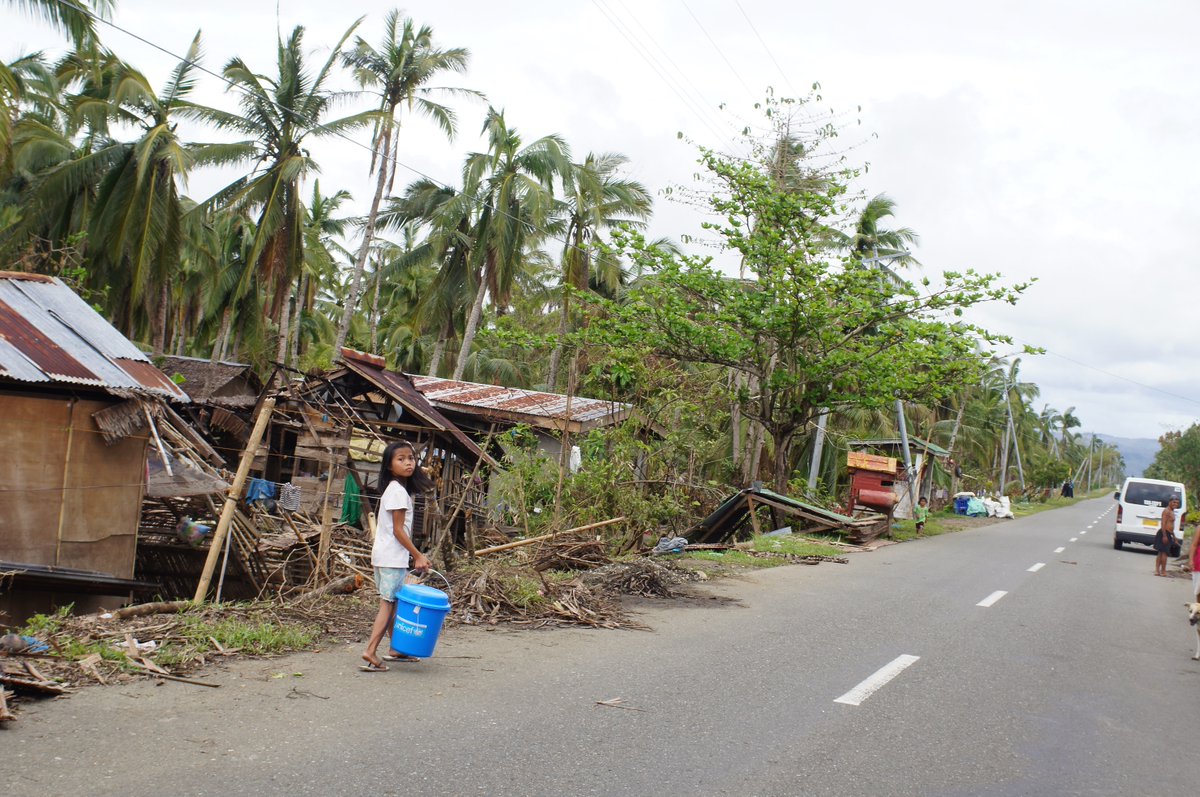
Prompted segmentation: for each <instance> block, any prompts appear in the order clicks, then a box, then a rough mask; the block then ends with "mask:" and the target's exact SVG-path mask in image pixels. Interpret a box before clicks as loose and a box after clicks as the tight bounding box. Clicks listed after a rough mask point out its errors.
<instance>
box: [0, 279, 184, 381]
mask: <svg viewBox="0 0 1200 797" xmlns="http://www.w3.org/2000/svg"><path fill="white" fill-rule="evenodd" d="M0 375H3V376H7V377H8V378H10V379H13V380H16V381H22V382H34V383H45V382H62V383H68V384H79V385H89V386H94V387H99V388H102V389H108V390H115V391H120V390H125V391H134V392H135V393H136V392H140V393H150V394H154V395H159V396H164V397H168V398H171V399H175V400H177V401H187V400H188V398H187V394H186V393H184V392H183V390H181V389H180V388H179V386H178V385H176V384H175V383H173V382H171V381H170V380H169V379H167V377H166V375H165V374H163V373H162V372H161V371H159V370H158V369H157V368H155V367H154V365H153V364H152V363H151V362H150V360H149V359H148V358H147V357H146V355H145V354H143V353H142V352H141V351H140V350H139V349H138V348H137V346H135V345H134V344H133V343H131V342H130V341H129V340H128V339H127V338H125V336H124V335H122V334H121V333H120V332H118V331H117V330H116V329H115V328H114V327H113V326H112V325H111V324H109V323H108V322H107V321H105V320H104V319H103V318H102V317H101V316H100V314H99V313H97V312H96V311H95V310H94V309H92V307H91V306H89V305H88V304H87V302H85V301H83V299H81V298H80V297H79V296H78V295H76V294H75V292H74V291H72V290H71V289H70V288H69V287H67V286H66V285H65V284H64V283H63V282H61V281H60V280H58V279H56V278H51V277H45V276H41V275H32V274H14V273H11V272H0Z"/></svg>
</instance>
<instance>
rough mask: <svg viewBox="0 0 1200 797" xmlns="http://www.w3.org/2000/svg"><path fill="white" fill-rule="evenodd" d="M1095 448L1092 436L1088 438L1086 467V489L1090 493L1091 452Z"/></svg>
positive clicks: (1094, 440) (1094, 439)
mask: <svg viewBox="0 0 1200 797" xmlns="http://www.w3.org/2000/svg"><path fill="white" fill-rule="evenodd" d="M1095 448H1096V436H1095V435H1092V436H1091V437H1089V438H1088V466H1087V482H1086V484H1087V489H1088V492H1091V489H1092V450H1093V449H1095Z"/></svg>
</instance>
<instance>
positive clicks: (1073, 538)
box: [1067, 537, 1079, 542]
mask: <svg viewBox="0 0 1200 797" xmlns="http://www.w3.org/2000/svg"><path fill="white" fill-rule="evenodd" d="M1067 542H1079V538H1078V537H1072V538H1071V539H1069V540H1067Z"/></svg>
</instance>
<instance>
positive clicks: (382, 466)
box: [379, 440, 433, 496]
mask: <svg viewBox="0 0 1200 797" xmlns="http://www.w3.org/2000/svg"><path fill="white" fill-rule="evenodd" d="M402 448H407V449H408V450H409V451H412V452H413V459H416V457H417V449H416V447H415V446H414V445H413V444H412V443H410V442H408V441H407V440H397V441H396V442H394V443H388V446H387V448H385V449H383V461H382V462H381V463H379V494H380V495H381V496H382V495H383V491H384V490H386V489H387V487H388V485H389V484H391V483H392V482H393V481H398V482H400V486H401V487H403V488H404V489H405V490H407V491H408V492H409V493H410V494H411V493H414V492H417V493H424V492H428V491H429V490H432V489H433V479H431V478H429V477H428V476H426V475H425V471H423V470H421V466H420V465H417V467H416V469H415V470H414V471H413V473H412V476H409V477H408V478H407V479H404V478H401V477H399V476H396V475H395V474H394V473H392V460H393V459H394V458H395V456H396V452H397V451H399V450H400V449H402Z"/></svg>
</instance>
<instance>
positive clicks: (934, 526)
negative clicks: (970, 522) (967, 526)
mask: <svg viewBox="0 0 1200 797" xmlns="http://www.w3.org/2000/svg"><path fill="white" fill-rule="evenodd" d="M953 517H960V515H955V514H954V510H953V509H951V508H947V509H943V510H942V511H940V512H930V513H929V519H928V520H926V521H925V528H924V529H922V530H921V534H920V535H919V536H918V535H917V522H916V521H915V520H897V521H893V523H892V535H891V538H892V539H893V540H895V541H896V542H907V541H908V540H917V539H921V538H923V537H936V536H938V535H939V534H948V533H950V532H953V531H959V529H958V528H955V527H954V526H951V525H950V524H948V523H946V522H945V521H946V520H947V519H948V518H953Z"/></svg>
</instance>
